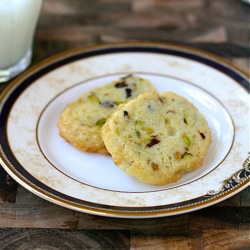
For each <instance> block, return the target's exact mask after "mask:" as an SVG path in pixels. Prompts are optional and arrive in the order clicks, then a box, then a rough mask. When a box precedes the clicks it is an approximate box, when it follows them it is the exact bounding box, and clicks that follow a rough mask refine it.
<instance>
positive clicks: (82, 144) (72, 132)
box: [58, 75, 154, 153]
mask: <svg viewBox="0 0 250 250" xmlns="http://www.w3.org/2000/svg"><path fill="white" fill-rule="evenodd" d="M152 90H154V87H153V86H152V85H151V83H150V82H149V81H147V80H145V79H142V78H140V77H136V76H133V75H128V76H126V77H123V78H121V79H119V80H116V81H113V82H111V83H109V84H106V85H104V86H102V87H98V88H95V89H93V90H91V91H89V92H86V93H84V94H83V95H82V96H81V97H80V98H79V99H78V100H76V101H74V102H72V103H70V104H68V105H67V107H66V108H65V109H64V111H63V112H62V114H61V115H60V118H59V121H58V128H59V132H60V135H61V136H62V137H63V138H64V139H65V140H67V141H68V142H69V143H71V144H72V145H74V146H75V147H77V148H78V149H80V150H85V151H89V152H100V153H107V150H106V148H105V145H104V143H103V140H102V138H101V128H102V126H103V124H104V123H105V122H106V120H107V119H108V118H109V116H110V115H111V114H112V113H113V112H114V111H115V110H116V109H117V107H118V106H119V105H120V104H121V103H126V102H128V101H130V100H132V99H133V98H135V97H136V96H138V95H140V94H142V93H145V92H148V91H152Z"/></svg>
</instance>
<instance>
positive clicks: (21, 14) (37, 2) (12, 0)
mask: <svg viewBox="0 0 250 250" xmlns="http://www.w3.org/2000/svg"><path fill="white" fill-rule="evenodd" d="M41 4H42V0H0V70H1V69H8V68H9V67H11V66H12V65H15V64H16V63H17V62H18V61H20V60H21V59H22V58H23V57H24V56H25V55H26V54H27V53H31V51H32V44H33V36H34V31H35V27H36V24H37V19H38V16H39V12H40V8H41Z"/></svg>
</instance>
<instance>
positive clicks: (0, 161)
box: [0, 42, 250, 218]
mask: <svg viewBox="0 0 250 250" xmlns="http://www.w3.org/2000/svg"><path fill="white" fill-rule="evenodd" d="M114 46H115V47H118V48H119V47H121V48H122V47H128V48H129V47H133V46H136V47H137V46H144V47H151V48H153V47H159V48H163V49H164V48H165V49H173V50H178V51H182V52H186V53H189V54H192V55H198V56H200V57H202V58H206V59H210V60H213V61H214V62H215V63H217V64H219V65H221V64H222V65H223V66H226V67H229V68H230V69H231V70H232V71H234V73H235V72H236V74H240V75H243V78H246V79H248V75H247V73H246V72H244V71H243V70H241V69H239V68H237V67H235V66H234V65H232V64H230V63H228V62H226V61H225V60H224V59H223V58H221V57H219V56H216V55H213V54H210V53H208V52H206V51H203V50H200V49H196V48H191V47H188V46H183V45H179V44H173V43H158V42H124V43H109V44H100V45H91V46H85V47H80V48H74V49H70V50H66V51H64V52H61V53H58V54H55V55H53V56H50V57H48V58H47V59H45V60H43V61H41V62H40V63H37V64H35V65H34V66H32V67H31V68H29V69H28V70H27V71H26V72H24V73H23V74H21V75H20V76H19V77H17V78H16V79H15V80H14V81H12V82H11V83H10V84H9V85H8V86H7V87H6V88H5V89H4V90H3V91H2V93H1V94H0V102H1V106H0V113H1V111H2V106H3V104H4V103H5V102H6V100H8V96H9V95H10V94H11V93H12V91H14V90H15V88H16V87H18V86H19V85H20V84H21V83H22V80H24V79H25V78H28V77H29V76H31V75H32V74H34V73H36V72H39V71H40V70H41V69H42V68H43V67H44V66H47V65H49V64H51V63H55V62H56V61H60V60H62V59H63V58H67V57H71V56H73V55H77V54H79V53H84V52H88V51H92V50H96V49H99V50H103V49H107V48H113V47H114ZM52 71H53V70H52ZM246 82H247V80H246ZM238 84H239V86H241V87H242V88H244V90H245V91H246V92H248V90H249V86H243V85H242V84H240V83H238ZM245 84H246V83H245ZM249 157H250V156H249V155H248V158H247V159H246V161H245V163H244V164H243V165H245V167H244V166H243V169H241V170H242V171H244V170H245V171H247V173H249V169H248V168H250V160H249ZM0 165H2V166H3V168H4V169H5V170H6V171H7V173H8V174H10V176H11V177H12V178H13V179H15V180H16V181H17V182H18V183H20V184H21V185H22V186H24V187H25V188H26V189H28V190H29V191H31V192H33V193H35V194H36V195H38V196H40V197H42V198H44V199H46V200H49V201H51V202H53V203H55V204H57V205H61V206H64V207H67V208H71V209H74V210H77V211H81V212H86V213H91V214H96V215H103V216H110V217H123V218H125V217H126V218H146V217H161V216H170V215H176V214H181V213H186V212H190V211H195V210H197V209H201V208H204V207H207V206H210V205H213V204H215V203H218V202H220V201H222V200H224V199H227V198H229V197H231V196H232V195H234V194H236V193H238V192H240V191H241V190H243V189H244V188H246V187H248V186H250V183H249V182H248V179H249V178H250V176H249V175H246V178H245V179H241V180H240V181H239V182H237V183H236V184H234V185H229V187H225V190H222V191H220V192H219V193H215V194H211V196H210V197H208V198H207V199H205V200H203V201H201V202H196V203H192V204H189V205H185V206H182V207H178V206H177V207H174V208H169V209H156V210H147V211H135V212H132V211H128V210H126V209H125V210H123V209H120V210H119V209H118V210H113V209H106V208H97V207H95V206H91V205H90V206H88V205H82V204H77V203H75V202H71V201H68V200H64V199H62V198H60V197H56V196H55V195H53V194H51V193H49V192H47V191H45V190H42V189H41V188H40V187H37V186H36V185H35V184H34V183H31V182H30V181H29V180H27V179H26V178H25V177H24V176H22V174H21V173H19V172H18V171H17V170H16V169H15V168H14V167H13V166H12V163H11V162H10V161H9V160H8V158H7V156H6V155H5V153H4V149H3V147H2V144H0ZM235 174H236V173H235ZM235 174H233V176H235ZM233 176H232V178H230V179H229V180H228V183H230V180H231V179H233ZM33 178H34V177H33ZM38 181H39V180H38ZM189 201H190V200H189ZM175 204H176V203H175Z"/></svg>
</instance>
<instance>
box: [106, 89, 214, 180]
mask: <svg viewBox="0 0 250 250" xmlns="http://www.w3.org/2000/svg"><path fill="white" fill-rule="evenodd" d="M102 138H103V140H104V143H105V145H106V148H107V150H108V151H109V153H110V154H111V155H112V158H113V160H114V162H115V164H116V165H117V166H119V167H120V168H121V169H122V170H124V171H125V172H126V173H127V174H129V175H131V176H133V177H135V178H137V179H138V180H140V181H142V182H144V183H148V184H158V185H162V184H166V183H169V182H175V181H176V180H178V179H179V178H180V177H181V176H182V175H183V174H184V173H186V172H188V171H191V170H193V169H195V168H197V167H199V166H200V165H201V164H202V161H203V159H204V157H205V155H206V153H207V150H208V148H209V144H210V142H211V133H210V129H209V127H208V124H207V122H206V120H205V118H204V117H203V116H202V114H201V113H200V112H199V111H198V109H197V108H195V107H194V105H193V104H191V103H190V102H189V101H188V100H186V99H185V98H184V97H181V96H179V95H177V94H175V93H172V92H166V93H163V94H160V95H159V94H158V93H156V92H151V93H145V94H142V95H140V96H139V97H137V98H136V99H134V100H132V101H130V102H129V103H127V104H124V105H121V106H120V107H119V108H118V110H117V111H116V112H115V113H113V115H112V116H111V117H110V118H109V120H108V121H107V122H106V124H105V125H104V126H103V128H102Z"/></svg>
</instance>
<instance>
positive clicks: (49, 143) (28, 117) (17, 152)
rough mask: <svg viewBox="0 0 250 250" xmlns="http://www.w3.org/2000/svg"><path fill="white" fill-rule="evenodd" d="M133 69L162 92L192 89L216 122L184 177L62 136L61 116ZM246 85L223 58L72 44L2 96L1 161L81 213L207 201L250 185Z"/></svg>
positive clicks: (158, 209)
mask: <svg viewBox="0 0 250 250" xmlns="http://www.w3.org/2000/svg"><path fill="white" fill-rule="evenodd" d="M128 73H133V74H135V75H138V76H141V77H144V78H146V79H148V80H150V81H151V82H152V83H153V85H154V86H155V87H156V88H157V90H158V91H159V92H162V91H174V92H176V93H178V94H180V95H183V96H185V97H186V98H187V99H189V100H190V101H191V102H192V103H193V104H194V105H195V106H196V107H197V108H198V109H199V110H200V112H201V113H203V115H204V116H205V117H206V119H207V121H208V123H209V126H210V129H211V132H212V144H211V146H210V148H209V152H208V154H207V156H206V158H205V161H204V163H203V165H202V166H201V167H200V168H198V169H197V170H195V171H193V172H190V173H188V174H186V175H184V176H183V177H182V178H181V179H180V180H179V181H178V182H176V183H171V184H168V185H164V186H154V185H146V184H143V183H140V182H139V181H137V180H135V179H134V178H132V177H130V176H128V175H126V174H125V173H124V172H123V171H121V170H120V169H119V168H117V167H116V166H115V165H114V163H113V162H112V159H111V157H110V156H104V155H100V154H93V153H85V152H80V151H78V150H77V149H75V148H74V147H72V146H71V145H70V144H68V143H67V142H65V141H64V140H63V139H62V138H61V137H60V136H59V134H58V129H57V126H56V123H57V120H58V117H59V115H60V112H61V111H62V110H63V109H64V107H65V106H66V105H67V104H68V103H69V102H70V101H72V100H74V99H75V98H77V97H78V96H79V94H80V93H83V92H84V91H88V90H90V89H92V88H94V87H96V86H100V85H103V84H105V83H107V82H110V81H111V80H113V79H117V78H119V77H121V76H124V75H126V74H128ZM248 84H249V82H248V79H247V78H246V76H245V75H244V74H243V73H241V72H239V71H237V70H236V69H234V68H233V67H232V66H230V65H227V64H225V63H224V62H220V61H219V60H218V58H216V59H215V58H214V57H212V56H211V55H207V54H204V53H201V52H200V51H196V50H193V49H188V48H183V47H177V46H174V45H165V44H145V43H143V44H119V45H118V44H117V45H105V46H99V47H92V48H89V49H79V50H73V51H69V52H65V53H63V54H61V55H58V56H55V57H53V58H51V59H49V60H47V61H45V62H43V63H41V64H40V65H38V66H36V67H34V68H33V69H31V70H30V71H28V72H27V73H26V74H24V75H23V76H21V77H20V78H18V79H17V80H16V81H15V82H14V83H13V84H12V85H10V87H9V88H8V89H7V90H6V91H5V92H4V93H3V94H2V96H1V100H2V106H1V113H0V119H1V134H0V143H1V152H0V153H1V155H0V156H1V164H2V165H3V167H4V168H5V169H6V171H7V172H8V173H9V174H10V175H11V176H12V177H13V178H14V179H16V180H17V181H18V182H19V183H20V184H21V185H23V186H24V187H26V188H27V189H29V190H30V191H32V192H34V193H35V194H37V195H39V196H41V197H43V198H45V199H47V200H50V201H52V202H54V203H56V204H59V205H62V206H65V207H68V208H72V209H75V210H78V211H82V212H87V213H92V214H98V215H105V216H114V217H129V218H135V217H136V218H143V217H159V216H167V215H174V214H179V213H184V212H188V211H193V210H196V209H200V208H202V207H206V206H209V205H212V204H214V203H216V202H219V201H221V200H224V199H226V198H228V197H230V196H232V195H234V194H235V193H237V192H239V191H240V190H242V189H243V188H245V187H247V186H248V185H249V158H248V159H247V154H248V151H249V105H248V98H249V95H248V92H247V89H248V87H249V85H248ZM242 114H246V115H242Z"/></svg>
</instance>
